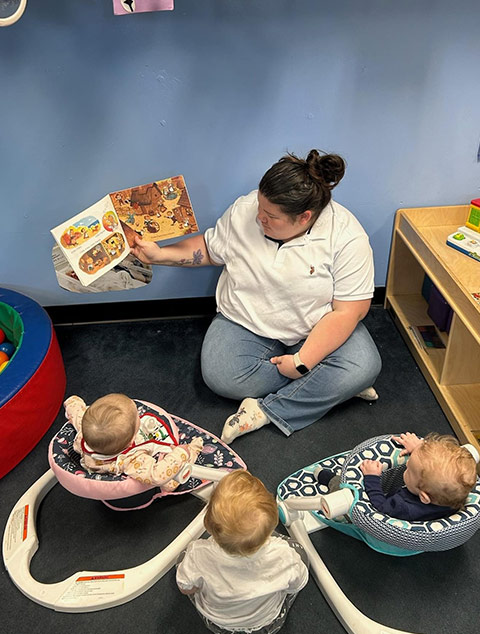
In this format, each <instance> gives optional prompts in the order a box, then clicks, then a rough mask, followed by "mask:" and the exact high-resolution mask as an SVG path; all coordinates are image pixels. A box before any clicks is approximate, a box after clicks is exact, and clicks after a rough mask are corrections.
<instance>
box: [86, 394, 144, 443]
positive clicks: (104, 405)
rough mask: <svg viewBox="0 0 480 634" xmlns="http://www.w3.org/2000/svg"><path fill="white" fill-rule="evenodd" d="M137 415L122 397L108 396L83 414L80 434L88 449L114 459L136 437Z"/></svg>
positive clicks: (128, 402)
mask: <svg viewBox="0 0 480 634" xmlns="http://www.w3.org/2000/svg"><path fill="white" fill-rule="evenodd" d="M137 418H138V412H137V407H136V405H135V403H134V402H133V401H132V399H131V398H128V396H125V394H107V395H106V396H102V397H101V398H99V399H97V400H96V401H95V402H94V403H92V404H91V405H90V407H88V408H87V410H86V411H85V414H84V415H83V420H82V434H83V437H84V439H85V441H86V443H87V445H88V446H89V447H90V449H93V451H96V452H98V453H101V454H106V455H114V454H117V453H120V451H122V450H123V449H126V447H127V446H128V444H129V443H130V442H131V440H132V439H133V437H134V435H135V429H136V425H137Z"/></svg>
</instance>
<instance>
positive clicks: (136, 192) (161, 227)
mask: <svg viewBox="0 0 480 634" xmlns="http://www.w3.org/2000/svg"><path fill="white" fill-rule="evenodd" d="M195 231H198V224H197V221H196V218H195V214H194V212H193V209H192V205H191V202H190V198H189V196H188V192H187V188H186V185H185V181H184V178H183V176H174V177H172V178H167V179H164V180H159V181H154V182H153V183H148V184H147V185H140V186H138V187H132V188H129V189H123V190H119V191H116V192H112V193H110V194H107V195H106V196H104V197H103V198H102V199H101V200H99V201H98V202H96V203H95V204H94V205H92V206H91V207H88V209H85V210H84V211H82V212H80V213H79V214H77V215H76V216H73V217H72V218H70V219H69V220H66V221H65V222H63V223H61V224H60V225H58V226H57V227H55V228H54V229H51V233H52V235H53V237H54V238H55V240H56V242H57V244H58V246H59V247H60V249H61V251H62V253H63V254H64V255H65V257H66V259H67V260H68V263H69V264H70V266H71V267H72V269H73V271H74V273H75V274H76V276H77V277H78V280H79V281H80V283H81V284H82V285H83V286H89V285H90V284H91V283H92V282H94V281H95V280H97V279H99V278H100V277H101V276H102V275H104V274H105V273H107V272H108V271H110V270H111V269H113V268H114V267H115V266H117V265H118V264H119V263H120V262H122V260H124V259H125V258H126V257H127V256H128V255H129V253H130V246H132V245H133V241H134V237H135V235H139V236H141V237H142V238H143V239H144V240H151V241H155V242H156V241H159V240H167V239H169V238H176V237H180V236H184V235H186V234H189V233H194V232H195Z"/></svg>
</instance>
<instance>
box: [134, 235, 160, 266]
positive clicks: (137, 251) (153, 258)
mask: <svg viewBox="0 0 480 634" xmlns="http://www.w3.org/2000/svg"><path fill="white" fill-rule="evenodd" d="M130 253H131V254H132V255H134V256H135V257H136V258H138V259H139V260H140V261H141V262H144V263H145V264H159V262H160V253H161V248H160V247H159V246H158V244H157V243H156V242H150V241H149V240H143V239H142V238H140V236H135V238H134V245H133V246H132V247H131V248H130Z"/></svg>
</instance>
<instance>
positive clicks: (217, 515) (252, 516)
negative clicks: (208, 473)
mask: <svg viewBox="0 0 480 634" xmlns="http://www.w3.org/2000/svg"><path fill="white" fill-rule="evenodd" d="M204 523H205V528H206V529H207V531H208V532H209V533H210V534H211V535H212V537H213V539H214V540H215V541H216V542H217V544H218V545H219V546H220V547H221V548H223V550H225V551H226V552H227V553H230V554H231V555H240V556H243V557H245V556H247V555H252V554H253V553H254V552H256V551H257V550H258V549H259V548H260V547H261V546H263V544H264V543H265V542H266V541H267V539H268V538H269V537H270V535H271V534H272V532H273V530H274V528H275V527H276V525H277V524H278V510H277V504H276V502H275V498H274V496H273V495H272V494H271V493H270V492H269V491H267V489H266V488H265V485H264V484H263V482H261V481H260V480H259V479H258V478H256V477H255V476H253V475H252V474H251V473H249V472H248V471H243V470H240V469H238V470H236V471H232V472H231V473H229V474H228V475H226V476H225V477H224V478H222V480H220V482H219V483H218V485H217V487H216V489H215V490H214V492H213V494H212V497H211V498H210V502H209V504H208V507H207V513H206V515H205V520H204Z"/></svg>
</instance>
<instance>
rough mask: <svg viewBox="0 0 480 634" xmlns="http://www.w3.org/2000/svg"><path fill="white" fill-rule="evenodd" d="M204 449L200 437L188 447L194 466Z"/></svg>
mask: <svg viewBox="0 0 480 634" xmlns="http://www.w3.org/2000/svg"><path fill="white" fill-rule="evenodd" d="M202 449H203V440H202V439H201V438H200V436H196V437H195V438H194V439H193V440H192V442H191V443H190V444H189V445H188V453H189V456H190V462H191V463H192V464H193V463H194V462H195V460H196V459H197V456H198V454H199V453H200V452H201V451H202Z"/></svg>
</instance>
